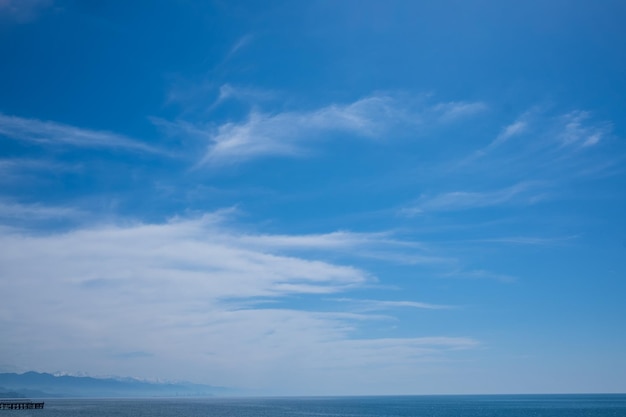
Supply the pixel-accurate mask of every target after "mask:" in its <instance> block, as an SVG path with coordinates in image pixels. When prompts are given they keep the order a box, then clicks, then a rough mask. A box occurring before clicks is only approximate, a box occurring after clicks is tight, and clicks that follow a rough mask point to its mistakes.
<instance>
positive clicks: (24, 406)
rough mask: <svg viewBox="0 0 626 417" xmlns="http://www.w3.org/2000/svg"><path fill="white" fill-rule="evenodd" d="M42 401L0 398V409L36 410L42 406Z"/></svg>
mask: <svg viewBox="0 0 626 417" xmlns="http://www.w3.org/2000/svg"><path fill="white" fill-rule="evenodd" d="M43 404H44V403H43V401H42V402H40V403H36V402H33V401H30V400H9V401H6V400H5V401H2V400H0V410H36V409H42V408H43Z"/></svg>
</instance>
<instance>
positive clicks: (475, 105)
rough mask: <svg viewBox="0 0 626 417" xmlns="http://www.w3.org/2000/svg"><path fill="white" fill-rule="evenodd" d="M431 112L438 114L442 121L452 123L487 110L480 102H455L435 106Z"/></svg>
mask: <svg viewBox="0 0 626 417" xmlns="http://www.w3.org/2000/svg"><path fill="white" fill-rule="evenodd" d="M433 110H434V112H435V113H437V114H439V117H440V118H441V120H442V121H453V120H456V119H460V118H463V117H468V116H473V115H475V114H478V113H482V112H484V111H485V110H487V105H486V104H485V103H482V102H464V101H455V102H450V103H440V104H437V105H436V106H434V107H433Z"/></svg>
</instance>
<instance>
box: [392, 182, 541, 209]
mask: <svg viewBox="0 0 626 417" xmlns="http://www.w3.org/2000/svg"><path fill="white" fill-rule="evenodd" d="M540 185H542V184H540V183H537V182H520V183H518V184H515V185H512V186H510V187H506V188H501V189H497V190H490V191H453V192H446V193H441V194H438V195H434V196H423V197H421V198H420V199H419V200H418V201H417V202H416V203H415V204H413V205H410V206H408V207H405V208H403V209H402V210H401V212H402V213H403V214H405V215H417V214H420V213H423V212H429V211H457V210H469V209H476V208H482V207H492V206H499V205H504V204H512V203H518V204H532V203H534V202H536V201H538V200H539V199H541V198H543V196H544V194H543V193H541V192H538V188H539V186H540Z"/></svg>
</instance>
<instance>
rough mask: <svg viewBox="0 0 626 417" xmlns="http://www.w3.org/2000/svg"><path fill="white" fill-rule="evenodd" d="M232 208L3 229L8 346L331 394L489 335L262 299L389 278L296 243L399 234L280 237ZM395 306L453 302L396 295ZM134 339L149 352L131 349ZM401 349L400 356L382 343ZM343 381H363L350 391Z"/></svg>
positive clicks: (33, 357) (21, 359)
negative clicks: (402, 330) (382, 324)
mask: <svg viewBox="0 0 626 417" xmlns="http://www.w3.org/2000/svg"><path fill="white" fill-rule="evenodd" d="M224 216H225V214H224V213H213V214H210V215H206V216H204V217H202V218H197V219H177V220H172V221H170V222H168V223H164V224H143V223H138V224H128V225H125V226H113V225H109V226H102V227H90V228H81V229H77V230H73V231H70V232H64V233H59V232H48V233H45V234H32V233H31V234H26V233H24V232H22V231H20V230H18V229H14V228H13V229H11V228H5V229H3V230H2V233H0V274H1V276H2V277H3V279H2V280H0V293H3V294H11V297H8V298H6V299H4V300H3V303H2V304H0V327H2V328H3V329H4V330H3V331H4V332H5V333H4V336H5V337H6V338H7V339H6V340H10V343H4V344H1V346H0V356H1V357H5V358H15V359H14V363H13V364H12V365H14V366H18V367H19V366H24V365H29V366H30V367H34V368H35V369H39V370H48V371H50V370H65V371H85V370H87V371H89V372H90V373H92V374H105V373H109V374H110V373H113V374H115V373H117V374H122V375H134V376H142V377H158V376H163V375H168V376H169V377H171V378H182V379H192V380H197V381H204V382H211V383H215V384H220V385H231V386H248V387H253V388H261V387H265V388H267V389H277V390H278V389H280V390H282V391H281V392H283V393H284V392H288V391H289V390H290V389H291V390H293V392H299V393H304V392H308V391H307V389H308V386H309V385H310V384H311V383H312V381H313V379H315V384H313V385H315V386H317V387H318V390H319V391H320V392H326V393H330V392H332V391H331V388H330V387H329V386H327V385H326V384H324V383H322V382H323V381H325V380H328V379H332V378H333V377H334V376H336V377H337V378H336V379H335V382H336V383H335V385H334V386H333V387H334V388H336V389H338V390H339V391H335V392H363V390H364V389H365V387H364V386H363V385H360V384H359V383H358V381H356V379H358V375H359V374H361V373H363V372H365V373H371V376H372V377H374V376H376V377H378V378H380V380H381V381H383V383H384V382H392V381H393V378H394V372H395V370H394V369H393V367H394V366H396V365H395V364H399V363H400V362H402V361H404V363H405V366H414V367H417V366H418V365H417V364H418V363H422V362H423V361H429V360H434V359H435V358H436V359H437V360H441V359H442V358H445V357H446V355H447V353H446V352H450V351H452V350H455V349H459V348H461V349H469V348H473V347H475V346H476V345H477V342H476V341H474V340H472V339H469V338H464V337H461V338H457V337H447V338H424V337H414V338H397V339H394V338H387V339H371V340H361V339H355V338H354V335H353V333H354V331H355V330H356V329H357V328H358V327H359V326H360V324H359V323H362V322H363V321H364V320H365V321H368V320H381V319H382V318H383V317H381V316H378V315H375V314H369V313H367V312H366V311H364V312H362V313H361V314H356V313H345V312H333V311H329V312H316V311H307V310H305V309H302V308H295V307H293V306H290V307H288V306H283V307H277V306H276V305H274V306H273V308H264V307H263V306H264V303H259V302H258V301H257V300H261V301H262V300H267V299H271V300H275V301H279V300H280V301H281V302H283V303H288V304H293V303H291V302H290V300H293V299H294V298H295V299H297V298H298V297H316V296H319V295H320V294H325V295H328V294H337V293H341V292H345V291H348V290H350V289H353V288H360V287H363V286H365V285H368V284H370V283H372V282H374V281H375V278H374V277H373V276H372V275H371V274H370V273H368V272H367V271H365V270H363V269H361V268H358V267H354V266H350V265H342V264H338V263H331V262H328V261H324V260H319V259H314V258H311V253H309V254H308V256H304V255H301V256H297V257H296V256H291V255H286V254H284V253H283V252H284V248H285V247H286V246H289V244H290V243H293V242H300V247H301V248H323V249H324V250H332V251H335V250H337V249H339V248H342V247H344V248H350V247H354V246H355V245H360V244H362V241H366V244H367V245H372V246H375V245H378V246H388V245H391V246H392V247H394V244H393V243H391V244H388V243H386V240H388V237H387V236H384V235H380V236H381V237H382V238H381V240H380V242H378V243H376V242H375V240H376V239H377V237H378V236H377V235H375V234H372V235H364V236H360V235H358V234H355V235H354V236H350V234H349V233H347V232H341V233H338V234H336V235H335V234H329V235H327V236H325V235H314V236H312V237H307V236H286V235H279V236H277V237H276V241H275V242H272V236H271V235H260V236H258V239H256V238H255V235H253V234H250V233H247V234H241V233H240V232H238V231H235V230H232V228H229V227H227V226H226V224H225V221H224ZM264 243H267V244H264ZM364 302H365V303H368V302H370V304H371V303H373V301H371V300H365V301H364ZM370 307H373V306H370ZM394 307H412V308H442V306H435V305H428V304H422V303H418V302H410V301H406V302H401V303H400V304H394V305H391V304H389V305H387V306H385V308H394ZM378 308H383V306H382V305H381V304H379V305H378V307H377V309H378ZM123 352H145V354H144V355H142V356H141V357H139V358H135V359H134V360H133V361H130V362H129V361H127V360H124V359H123V358H122V356H123V355H122V354H121V353H123ZM387 353H394V355H395V356H394V357H385V356H381V355H386V354H387ZM339 368H340V370H339ZM381 369H383V370H382V371H381ZM372 370H376V371H372ZM416 370H417V368H416ZM351 382H352V383H353V384H354V385H350V383H351ZM340 383H341V384H346V385H345V386H348V387H351V388H350V389H346V388H344V389H343V391H342V390H341V386H340V385H339V384H340ZM320 387H322V388H320Z"/></svg>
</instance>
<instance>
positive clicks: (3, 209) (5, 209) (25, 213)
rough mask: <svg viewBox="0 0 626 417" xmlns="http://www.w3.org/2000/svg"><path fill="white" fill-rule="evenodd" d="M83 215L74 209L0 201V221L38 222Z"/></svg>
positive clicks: (80, 211)
mask: <svg viewBox="0 0 626 417" xmlns="http://www.w3.org/2000/svg"><path fill="white" fill-rule="evenodd" d="M84 215H85V212H83V211H82V210H79V209H76V208H74V207H62V206H58V207H55V206H48V205H42V204H22V203H17V202H14V201H7V200H0V219H19V220H26V221H39V220H47V219H76V218H78V217H81V216H84Z"/></svg>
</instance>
